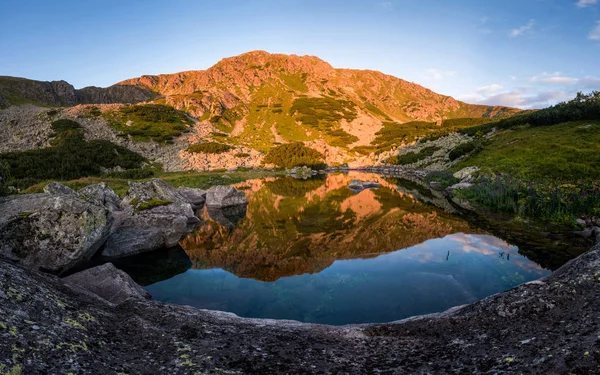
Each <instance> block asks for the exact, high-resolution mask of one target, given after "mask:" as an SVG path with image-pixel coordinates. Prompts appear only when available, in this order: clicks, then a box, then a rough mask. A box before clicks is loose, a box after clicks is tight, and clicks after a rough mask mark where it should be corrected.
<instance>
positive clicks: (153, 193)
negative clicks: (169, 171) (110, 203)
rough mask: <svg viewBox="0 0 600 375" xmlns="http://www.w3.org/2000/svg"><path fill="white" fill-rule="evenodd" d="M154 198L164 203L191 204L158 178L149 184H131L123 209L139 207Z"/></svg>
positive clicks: (124, 199) (122, 203)
mask: <svg viewBox="0 0 600 375" xmlns="http://www.w3.org/2000/svg"><path fill="white" fill-rule="evenodd" d="M153 198H154V199H159V200H162V201H170V202H177V203H190V202H189V201H188V199H187V198H186V197H184V196H183V195H182V194H181V193H180V192H179V191H178V190H177V189H175V188H174V187H173V186H171V185H169V184H168V183H166V182H164V181H162V180H160V179H158V178H153V179H151V180H150V181H147V182H130V183H129V191H127V195H125V197H124V198H123V201H122V202H121V207H124V206H127V205H131V204H133V203H134V204H135V206H136V207H137V206H139V205H140V204H142V203H144V202H147V201H149V200H151V199H153Z"/></svg>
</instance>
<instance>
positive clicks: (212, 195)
mask: <svg viewBox="0 0 600 375" xmlns="http://www.w3.org/2000/svg"><path fill="white" fill-rule="evenodd" d="M245 204H248V199H246V194H245V193H244V192H243V191H240V190H238V189H236V188H234V187H233V186H226V185H217V186H212V187H211V188H210V189H208V190H207V191H206V205H207V206H208V207H231V206H238V205H245Z"/></svg>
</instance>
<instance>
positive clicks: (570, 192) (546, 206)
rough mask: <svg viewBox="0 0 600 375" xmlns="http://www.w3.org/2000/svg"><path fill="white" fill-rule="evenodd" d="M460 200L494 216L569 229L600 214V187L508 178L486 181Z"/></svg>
mask: <svg viewBox="0 0 600 375" xmlns="http://www.w3.org/2000/svg"><path fill="white" fill-rule="evenodd" d="M457 196H459V197H461V198H464V199H467V200H469V201H471V202H474V203H476V204H479V205H481V206H484V207H486V208H487V209H490V210H492V211H495V212H504V213H509V214H513V215H516V216H518V217H520V218H523V219H530V220H535V221H536V222H542V223H549V224H560V225H569V224H572V223H573V222H574V221H575V219H577V218H579V217H580V216H597V215H599V214H600V183H599V182H598V181H597V180H587V181H578V182H577V183H575V184H561V183H548V182H541V183H539V182H532V181H528V182H524V181H522V180H517V179H514V178H512V177H508V176H506V175H501V176H497V177H493V178H489V177H488V178H484V179H483V180H482V181H480V182H479V183H477V184H475V185H473V186H472V187H471V188H469V189H465V190H460V191H459V192H458V193H457Z"/></svg>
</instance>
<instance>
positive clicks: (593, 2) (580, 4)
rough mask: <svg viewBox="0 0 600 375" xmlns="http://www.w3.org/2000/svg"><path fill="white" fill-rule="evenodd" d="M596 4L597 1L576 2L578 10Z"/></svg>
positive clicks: (582, 0)
mask: <svg viewBox="0 0 600 375" xmlns="http://www.w3.org/2000/svg"><path fill="white" fill-rule="evenodd" d="M597 2H598V0H579V1H578V2H577V6H578V7H580V8H585V7H587V6H590V5H594V4H596V3H597Z"/></svg>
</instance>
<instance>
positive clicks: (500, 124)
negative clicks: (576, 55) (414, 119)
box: [461, 91, 600, 135]
mask: <svg viewBox="0 0 600 375" xmlns="http://www.w3.org/2000/svg"><path fill="white" fill-rule="evenodd" d="M598 119H600V91H593V92H592V93H590V94H583V93H581V92H579V93H577V96H576V97H575V98H574V99H573V100H570V101H568V102H562V103H559V104H557V105H554V106H551V107H549V108H546V109H541V110H539V111H534V112H527V113H525V114H522V115H518V116H514V117H509V118H507V119H503V120H500V121H497V122H493V123H488V124H485V125H480V126H475V127H471V128H468V129H464V130H462V131H461V133H463V134H467V135H474V134H476V133H477V132H481V133H483V134H486V133H489V132H491V131H492V129H494V128H496V129H511V128H515V127H518V126H521V125H530V126H531V127H540V126H549V125H557V124H560V123H563V122H567V121H582V120H590V121H591V120H598Z"/></svg>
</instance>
